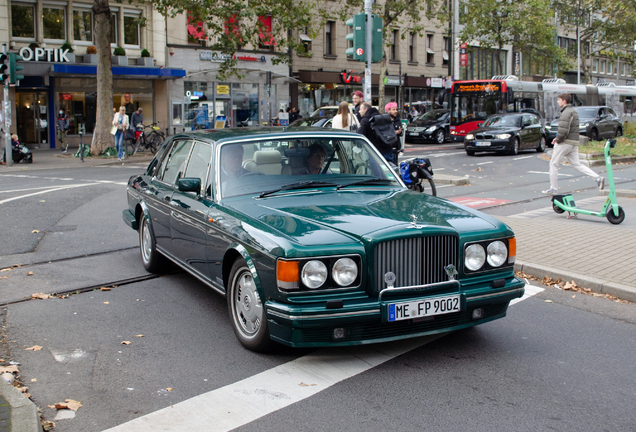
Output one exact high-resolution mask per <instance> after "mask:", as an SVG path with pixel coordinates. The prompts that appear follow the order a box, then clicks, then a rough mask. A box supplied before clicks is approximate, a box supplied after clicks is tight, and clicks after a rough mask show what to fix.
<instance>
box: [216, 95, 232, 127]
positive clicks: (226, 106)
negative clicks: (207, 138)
mask: <svg viewBox="0 0 636 432" xmlns="http://www.w3.org/2000/svg"><path fill="white" fill-rule="evenodd" d="M214 106H215V109H214V111H215V112H216V118H215V128H216V127H217V126H216V122H217V121H219V122H222V121H223V120H225V125H224V126H223V127H232V124H231V123H232V113H231V112H230V108H231V107H230V101H229V100H223V99H217V100H216V101H215V102H214Z"/></svg>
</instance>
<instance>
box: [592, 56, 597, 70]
mask: <svg viewBox="0 0 636 432" xmlns="http://www.w3.org/2000/svg"><path fill="white" fill-rule="evenodd" d="M592 72H594V73H598V59H594V60H592Z"/></svg>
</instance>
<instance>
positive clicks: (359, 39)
mask: <svg viewBox="0 0 636 432" xmlns="http://www.w3.org/2000/svg"><path fill="white" fill-rule="evenodd" d="M371 20H372V21H371V25H372V31H371V34H372V37H371V45H372V51H373V53H372V55H371V61H372V62H373V63H379V62H380V61H382V50H383V46H382V18H380V17H379V16H377V15H375V14H374V15H371ZM347 25H348V26H349V27H352V28H353V32H352V33H349V34H347V40H350V41H352V42H353V46H352V47H351V48H347V51H346V53H347V55H350V56H353V59H354V60H358V61H361V62H366V61H367V53H366V52H365V51H366V49H367V47H366V40H367V37H366V36H367V33H366V31H367V14H366V13H364V12H360V13H359V14H357V15H354V17H353V18H349V19H348V20H347Z"/></svg>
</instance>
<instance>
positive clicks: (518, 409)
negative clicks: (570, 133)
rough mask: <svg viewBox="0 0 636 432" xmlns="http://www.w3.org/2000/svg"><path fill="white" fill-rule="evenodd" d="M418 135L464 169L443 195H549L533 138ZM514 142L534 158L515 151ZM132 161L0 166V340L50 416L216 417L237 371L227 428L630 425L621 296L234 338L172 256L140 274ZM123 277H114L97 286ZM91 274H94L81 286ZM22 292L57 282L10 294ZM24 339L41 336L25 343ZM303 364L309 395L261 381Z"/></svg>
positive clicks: (137, 427)
mask: <svg viewBox="0 0 636 432" xmlns="http://www.w3.org/2000/svg"><path fill="white" fill-rule="evenodd" d="M419 147H421V148H422V150H424V152H423V153H425V154H428V155H433V154H436V155H441V154H442V153H449V154H446V155H442V156H434V157H433V159H432V161H433V166H434V168H435V169H436V172H440V173H442V172H444V173H447V174H455V175H466V174H468V175H470V176H471V181H472V185H471V186H462V187H455V186H451V187H441V188H440V189H439V195H440V196H443V197H446V198H451V199H457V198H459V197H468V198H476V199H480V200H483V198H488V199H495V200H505V201H510V202H513V201H514V202H517V204H508V205H506V206H502V207H492V206H491V207H490V208H488V209H486V211H487V212H489V213H491V214H497V212H499V211H501V212H502V213H501V214H514V213H519V212H523V211H530V210H536V209H539V208H543V207H546V206H548V205H549V199H546V198H542V197H538V195H537V192H536V191H540V190H541V189H542V188H546V187H547V186H546V185H547V175H546V174H541V173H542V172H547V161H545V160H543V159H541V158H539V157H537V154H536V153H527V154H524V153H522V154H520V155H519V156H516V157H502V156H479V157H473V158H468V157H467V156H466V155H465V154H463V155H462V153H463V152H460V151H459V150H457V149H454V148H453V146H452V145H446V146H442V148H440V149H438V150H434V149H431V148H430V146H429V147H425V146H418V148H417V149H416V151H415V152H411V153H410V154H412V155H416V154H418V153H419V150H420V148H419ZM454 147H456V146H454ZM524 156H531V157H528V158H526V159H517V160H515V158H517V157H524ZM480 163H482V165H477V164H480ZM479 167H481V170H478V168H479ZM139 169H140V167H137V168H135V167H132V168H131V167H126V166H123V167H122V166H117V167H108V168H83V169H78V170H73V171H70V170H64V171H60V172H53V171H46V172H45V171H41V172H38V171H33V172H31V173H30V174H29V176H27V177H17V176H15V175H10V176H9V175H0V184H1V185H2V186H1V188H2V190H0V203H2V204H0V212H2V213H1V214H2V216H3V217H2V221H3V228H4V229H0V268H5V267H8V266H10V265H13V264H18V263H22V264H26V265H24V266H23V267H20V268H15V269H14V270H11V271H8V272H3V273H0V275H5V274H7V275H8V276H9V277H8V278H5V279H0V299H1V300H2V301H3V303H4V302H8V301H10V302H11V303H10V304H8V305H7V306H5V307H3V308H2V310H1V312H2V320H3V326H4V327H5V337H4V340H3V345H4V354H3V356H4V358H5V360H12V361H17V362H19V363H20V365H19V369H20V378H21V380H22V382H24V383H25V384H26V385H28V387H29V392H30V393H31V394H32V399H33V400H34V401H35V403H36V404H37V405H38V407H40V408H41V409H42V413H43V416H44V417H45V418H46V419H48V420H54V419H55V418H56V416H57V417H58V419H57V420H54V421H55V423H56V425H57V428H56V430H58V431H69V432H80V431H81V432H85V431H102V430H106V429H108V428H112V427H115V426H117V425H121V424H123V423H125V422H128V421H131V420H134V419H141V420H138V421H137V422H135V423H130V424H129V425H126V426H125V427H122V428H120V429H118V430H129V431H142V430H144V431H145V430H148V431H150V430H152V431H159V430H179V429H175V428H170V427H169V426H168V423H166V418H168V419H169V418H170V416H171V412H174V413H175V416H176V415H177V414H178V415H183V416H184V418H187V419H188V421H198V420H200V421H201V422H202V423H201V424H200V425H203V424H205V425H206V426H205V427H204V426H201V427H200V428H197V427H188V429H189V430H213V429H214V427H215V426H218V427H219V429H220V430H224V429H222V428H221V426H220V425H221V424H220V423H219V419H220V418H221V417H222V414H223V415H225V414H230V413H226V412H225V411H223V412H221V410H223V409H225V408H224V407H223V406H222V403H219V404H218V405H216V404H214V403H207V404H203V405H202V404H201V401H213V400H219V401H221V402H222V401H223V398H224V397H225V396H224V395H226V394H227V393H226V392H227V391H228V390H227V389H232V391H233V392H235V393H236V394H239V395H241V396H245V397H244V398H243V399H244V400H246V401H250V400H252V401H253V400H254V399H249V397H248V396H250V395H246V393H247V390H246V388H247V387H244V386H243V387H242V385H243V384H242V383H252V382H254V380H258V379H259V377H260V379H261V380H263V381H262V382H264V383H267V384H264V385H263V386H262V389H261V390H262V393H258V392H257V394H256V395H255V397H257V399H256V400H258V401H262V402H263V403H262V404H261V405H263V406H260V405H259V406H257V405H256V404H255V403H249V402H246V403H244V404H235V405H233V406H232V409H231V411H232V414H233V415H235V419H236V418H238V419H239V420H235V423H232V424H233V425H234V426H233V427H236V426H240V430H259V431H261V430H283V431H284V430H299V429H301V430H316V431H317V430H328V429H340V430H353V431H355V430H414V429H419V430H440V429H442V430H467V429H471V430H478V431H480V430H493V429H499V430H516V431H524V430H533V431H534V430H548V429H553V430H563V431H569V430H572V431H580V430H616V431H625V430H634V425H635V424H636V412H634V409H633V407H634V401H636V390H635V389H636V386H635V385H634V378H633V377H634V376H636V363H635V362H634V361H633V359H634V358H635V357H636V332H635V331H634V325H635V324H636V308H635V307H634V305H632V304H620V303H615V302H611V301H608V300H605V299H598V298H593V297H589V296H584V295H581V294H573V293H568V292H562V291H558V290H554V289H552V288H546V290H544V291H541V292H538V293H537V294H536V295H534V296H532V297H529V298H527V299H525V300H523V301H521V302H519V303H517V304H515V305H513V306H511V307H510V309H509V311H508V317H506V318H504V319H502V320H498V321H495V322H492V323H488V324H485V325H482V326H480V327H477V328H474V329H470V330H466V331H460V332H456V333H453V334H449V335H446V336H444V337H441V338H439V339H436V340H434V339H433V338H428V339H422V340H418V341H415V342H398V343H393V344H381V345H378V346H373V347H356V348H349V349H346V350H345V349H342V350H293V349H288V348H284V347H281V349H280V350H279V351H277V352H275V353H273V354H269V355H262V354H255V353H251V352H249V351H246V350H244V349H243V348H242V347H241V346H240V344H239V343H238V342H237V341H236V339H235V337H234V334H233V332H232V330H231V328H230V325H229V321H228V317H227V307H226V303H225V299H223V298H222V297H220V296H219V295H217V294H215V293H214V292H213V291H212V290H210V289H208V288H207V287H205V286H204V285H203V284H201V283H200V282H198V281H197V280H196V279H194V278H193V277H190V276H189V275H187V274H185V273H176V274H172V275H168V276H163V277H159V278H150V279H146V280H143V278H144V276H146V277H147V276H148V274H147V273H146V272H145V271H144V269H143V266H142V265H141V261H140V258H139V255H138V247H137V246H138V239H137V234H136V232H134V231H132V230H130V229H129V228H128V227H127V226H126V225H124V223H123V222H122V221H121V216H120V214H121V210H122V208H125V205H126V203H125V193H124V190H125V186H124V184H125V181H126V179H127V178H128V176H129V175H131V174H133V173H134V172H135V171H138V170H139ZM615 169H616V176H617V177H621V178H622V179H626V180H629V179H630V178H631V179H633V178H635V177H636V176H635V175H634V172H635V171H636V170H634V169H633V168H631V167H630V166H625V167H621V168H620V169H619V168H618V167H616V168H615ZM438 170H439V171H438ZM529 171H536V172H538V174H537V173H533V172H529ZM564 172H565V173H571V174H573V177H571V178H568V179H567V180H564V179H566V177H567V176H564V177H563V179H562V181H564V183H563V185H565V184H566V183H565V182H570V184H571V185H573V187H574V186H576V187H579V185H583V186H585V187H584V188H581V190H582V191H581V192H580V193H581V198H584V197H588V196H589V197H591V196H594V195H595V194H596V190H595V189H593V188H592V186H593V185H592V183H593V180H591V179H585V178H582V177H580V176H578V173H576V172H575V171H574V170H572V169H570V168H565V169H564ZM619 172H620V176H619ZM579 177H580V178H579ZM631 181H632V182H633V180H631ZM511 183H512V184H511ZM588 184H589V187H587V186H588ZM632 185H633V183H632ZM58 187H59V190H52V189H55V188H58ZM44 188H46V189H44ZM634 189H636V187H634ZM48 190H51V191H50V192H46V193H40V194H39V195H32V196H25V195H29V194H33V193H38V192H42V191H48ZM577 190H578V189H577ZM577 199H578V198H577ZM504 204H507V203H504ZM627 222H628V220H626V221H625V222H624V224H625V223H627ZM34 230H37V231H39V232H37V233H35V232H33V231H34ZM49 261H50V262H49ZM28 272H33V275H30V276H29V275H28ZM121 280H127V281H128V282H126V283H120V284H118V285H117V286H114V287H112V288H111V290H110V291H101V290H99V286H106V285H108V286H110V285H109V284H111V285H112V283H113V282H115V281H121ZM91 287H94V288H97V289H96V290H89V291H84V288H89V289H90V288H91ZM529 291H532V290H529ZM537 291H538V290H537ZM34 292H67V293H71V295H69V296H68V297H66V298H64V299H59V298H55V299H48V300H28V301H22V300H24V298H25V297H29V296H30V294H32V293H34ZM77 292H79V293H77ZM573 295H574V297H573ZM546 300H551V302H546ZM142 335H143V336H142ZM124 341H128V342H130V344H129V345H128V344H122V342H124ZM34 345H38V346H42V349H41V350H37V351H34V350H26V349H25V348H29V347H33V346H34ZM334 358H338V359H340V358H342V363H338V364H342V367H341V368H340V369H339V371H338V372H339V375H338V374H337V376H338V377H339V378H337V379H333V380H331V381H329V380H328V379H327V378H325V377H328V376H330V374H333V373H334V371H328V370H327V371H325V370H324V368H326V367H328V366H329V365H331V364H332V362H331V361H330V359H334ZM356 359H357V363H356ZM367 359H371V360H367ZM378 359H379V360H378ZM361 360H363V361H362V363H364V364H363V365H360V364H359V363H360V362H361ZM298 364H303V365H304V367H303V368H298V367H296V365H298ZM299 369H302V370H309V371H315V375H314V376H313V379H314V381H312V380H311V379H308V378H302V381H301V379H300V378H298V390H299V391H307V392H308V393H307V394H306V395H304V396H302V395H301V396H298V397H296V396H294V397H292V396H289V395H287V394H284V393H281V392H276V391H274V390H271V389H270V387H271V388H275V387H276V385H277V384H278V382H279V381H281V379H282V378H283V377H291V378H290V379H295V378H296V375H295V374H297V373H300V372H299V371H298V370H299ZM323 372H324V373H323ZM298 376H299V377H300V376H304V375H298ZM310 376H311V375H310ZM33 380H35V381H33ZM314 384H315V385H314ZM259 388H260V387H259ZM224 392H225V393H224ZM252 396H254V395H252ZM287 397H288V398H289V399H288V400H285V398H287ZM214 398H216V399H214ZM65 399H73V400H78V401H81V403H82V404H83V406H82V407H81V408H79V410H78V411H77V412H76V413H73V412H70V411H67V410H63V411H59V412H58V411H57V410H55V409H52V408H49V407H48V405H52V404H54V403H56V402H62V401H64V400H65ZM243 399H242V400H243ZM171 407H173V408H171ZM162 409H165V410H164V411H161V410H162ZM172 410H174V411H172ZM60 416H61V417H67V418H59V417H60ZM162 416H163V417H162ZM166 416H167V417H166ZM240 419H243V423H241V420H240ZM184 424H185V423H184ZM185 428H186V427H185V426H184V428H183V429H181V430H185Z"/></svg>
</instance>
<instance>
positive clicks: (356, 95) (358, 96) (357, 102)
mask: <svg viewBox="0 0 636 432" xmlns="http://www.w3.org/2000/svg"><path fill="white" fill-rule="evenodd" d="M351 98H352V99H353V114H354V115H355V116H356V118H357V119H358V122H360V120H362V114H360V108H361V107H362V99H363V98H364V93H362V92H361V91H360V90H356V91H354V92H353V95H352V97H351Z"/></svg>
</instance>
